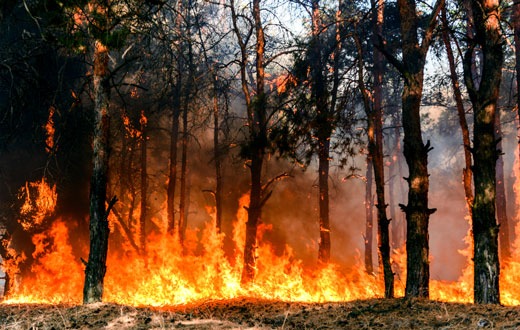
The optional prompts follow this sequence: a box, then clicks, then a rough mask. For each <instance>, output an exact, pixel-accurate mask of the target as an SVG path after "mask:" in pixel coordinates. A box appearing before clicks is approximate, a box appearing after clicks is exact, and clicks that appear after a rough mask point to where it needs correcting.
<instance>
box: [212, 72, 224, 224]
mask: <svg viewBox="0 0 520 330" xmlns="http://www.w3.org/2000/svg"><path fill="white" fill-rule="evenodd" d="M213 80H214V81H213V157H214V158H215V180H216V186H215V213H216V215H215V222H216V223H215V226H216V230H217V233H220V232H221V231H222V189H223V188H222V165H221V161H220V157H221V155H220V142H219V133H220V123H219V121H220V118H219V117H220V116H219V105H218V93H217V74H216V73H214V77H213Z"/></svg>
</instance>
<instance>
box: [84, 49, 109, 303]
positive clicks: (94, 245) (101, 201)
mask: <svg viewBox="0 0 520 330" xmlns="http://www.w3.org/2000/svg"><path fill="white" fill-rule="evenodd" d="M108 78H109V71H108V49H107V47H106V46H105V45H103V44H102V43H101V42H100V41H99V40H98V41H96V45H95V53H94V76H93V80H94V142H93V149H94V150H93V151H94V153H93V163H94V164H93V165H94V167H93V170H92V177H91V181H90V251H89V257H88V262H87V265H86V269H85V286H84V288H83V303H84V304H90V303H94V302H99V301H101V300H102V297H103V283H104V277H105V273H106V259H107V252H108V234H109V229H108V219H107V217H108V212H109V210H107V209H106V208H105V201H106V192H107V180H108V158H109V150H110V149H109V133H110V132H109V122H110V118H109V114H108V107H109V97H110V85H109V80H108Z"/></svg>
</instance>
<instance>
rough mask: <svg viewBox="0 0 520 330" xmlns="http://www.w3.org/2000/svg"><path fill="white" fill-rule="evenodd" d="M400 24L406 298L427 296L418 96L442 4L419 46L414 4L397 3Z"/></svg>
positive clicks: (426, 212)
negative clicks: (405, 190)
mask: <svg viewBox="0 0 520 330" xmlns="http://www.w3.org/2000/svg"><path fill="white" fill-rule="evenodd" d="M397 4H398V7H399V17H400V20H401V22H400V25H401V36H402V48H403V54H402V57H403V61H402V62H401V65H400V68H401V73H402V75H403V76H404V86H403V93H402V97H401V98H402V108H403V117H402V123H403V131H404V144H403V153H404V157H405V159H406V163H407V164H408V173H409V176H408V178H407V179H406V180H407V182H408V204H407V205H400V206H401V208H402V210H403V211H404V212H405V214H406V253H407V259H406V269H407V272H406V289H405V296H406V297H424V298H428V297H429V294H430V293H429V281H430V261H429V236H428V225H429V219H430V214H432V213H433V212H434V211H435V210H434V209H429V208H428V190H429V174H428V152H429V151H430V144H429V142H428V143H427V144H426V145H425V144H424V143H423V139H422V134H421V116H420V107H421V97H422V91H423V79H424V65H425V61H426V54H427V51H428V48H429V45H430V42H431V38H432V35H433V27H435V22H436V16H437V15H438V12H439V10H440V5H441V4H442V1H438V2H437V4H436V5H435V9H434V10H433V11H432V14H431V16H430V22H428V30H426V31H425V32H424V36H423V37H422V40H421V43H419V38H418V30H419V17H418V14H417V12H416V7H415V1H412V0H398V1H397Z"/></svg>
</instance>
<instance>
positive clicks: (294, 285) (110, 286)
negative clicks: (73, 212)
mask: <svg viewBox="0 0 520 330" xmlns="http://www.w3.org/2000/svg"><path fill="white" fill-rule="evenodd" d="M44 182H45V181H42V182H41V183H44ZM28 185H29V186H30V184H28ZM42 186H45V185H42ZM25 189H26V190H27V187H26V188H25ZM46 190H48V191H51V192H52V194H51V195H53V194H55V192H54V190H53V189H52V188H46ZM43 196H45V194H44V195H43ZM43 204H45V205H46V203H43ZM248 204H249V196H248V195H245V196H243V197H242V198H241V199H240V201H239V208H238V211H237V214H236V220H235V222H234V229H233V232H232V236H233V237H232V241H233V242H234V253H233V255H232V257H230V256H229V255H226V253H225V252H224V238H225V235H224V234H223V233H217V231H216V230H215V210H214V209H211V208H208V214H209V215H210V216H211V220H209V221H207V222H206V223H205V225H204V226H203V228H202V229H201V230H200V231H199V230H197V229H194V228H190V229H188V231H187V235H186V239H185V246H184V248H182V247H181V246H180V245H179V242H178V240H177V239H176V238H175V237H172V236H170V235H169V234H167V233H166V231H165V230H164V232H162V233H152V234H150V235H149V236H148V237H147V247H148V248H147V254H146V255H143V252H142V251H138V250H136V249H133V248H132V247H131V246H128V247H126V249H125V250H124V251H120V250H118V249H116V248H115V247H114V245H113V244H114V242H111V245H110V247H109V256H108V260H107V266H108V269H107V273H106V277H105V293H104V300H105V301H108V302H116V303H120V304H127V305H134V306H141V305H146V306H163V305H176V304H183V303H189V302H194V301H201V300H207V299H229V298H235V297H240V296H248V297H257V298H267V299H279V300H283V301H305V302H329V301H349V300H355V299H367V298H374V297H382V295H383V292H384V288H383V281H382V279H381V278H378V276H377V275H369V274H367V273H366V272H365V271H364V269H363V267H362V266H361V265H362V262H361V260H358V262H357V266H355V267H353V268H350V269H346V268H342V267H340V266H338V265H336V264H334V263H330V264H328V265H326V266H321V267H316V268H308V267H305V266H304V265H303V262H302V261H301V260H298V259H297V258H296V257H295V254H294V253H293V250H292V249H291V248H290V247H289V246H286V247H285V249H284V251H283V253H281V254H280V253H278V254H277V253H275V249H274V248H273V246H272V245H271V244H269V243H267V242H265V240H263V239H262V235H263V234H264V233H265V232H267V231H269V230H270V229H271V228H270V226H266V225H261V226H260V227H259V231H258V235H259V236H258V242H259V244H258V246H257V249H256V255H257V274H256V277H255V280H254V282H253V283H252V284H251V285H248V286H247V287H244V286H242V285H241V283H240V280H241V278H240V277H241V271H242V266H243V260H242V258H243V254H242V251H243V247H244V240H245V223H246V221H247V210H246V209H245V207H244V206H246V205H248ZM36 205H40V204H38V203H36ZM159 222H160V221H159ZM70 226H71V225H70V224H69V223H66V222H65V221H63V220H61V219H56V220H55V221H54V222H53V224H52V226H51V227H50V228H49V229H48V230H46V231H44V232H42V233H40V234H37V235H34V236H33V238H32V242H33V244H34V246H35V250H34V252H33V255H32V257H33V258H34V259H35V260H36V262H35V263H34V264H33V266H32V268H31V273H30V274H29V275H24V277H23V279H22V280H21V281H20V282H19V283H18V284H17V286H15V287H14V290H13V291H14V292H13V293H12V294H11V295H10V297H9V300H7V301H6V303H22V302H31V303H74V304H79V303H81V299H82V286H83V277H84V265H83V263H82V261H81V259H80V257H78V256H77V255H75V254H74V252H73V249H72V244H71V237H70V231H71V229H73V228H70ZM111 228H112V230H114V228H115V227H114V226H112V227H111ZM516 230H517V231H518V230H520V227H519V226H518V225H517V228H516ZM517 233H518V232H517ZM518 236H519V235H517V237H518ZM467 239H468V240H469V239H470V236H469V233H468V238H467ZM469 243H470V241H468V248H467V249H466V250H464V251H462V252H461V253H463V254H464V255H465V256H466V257H467V260H468V263H467V267H466V268H465V269H464V271H463V273H462V275H461V277H460V278H459V279H458V280H457V281H454V282H448V281H438V280H431V282H430V288H431V290H430V291H431V298H432V299H434V300H440V301H447V302H468V303H469V302H472V300H473V294H472V290H473V288H472V279H473V267H472V264H471V255H472V253H471V251H470V249H471V246H472V244H469ZM85 244H86V243H85ZM519 245H520V242H519V241H518V240H517V241H516V242H515V251H517V252H516V253H515V255H514V258H513V260H515V259H516V260H519V258H518V257H519V256H518V253H519V252H518V247H519ZM80 250H81V251H82V252H81V253H82V254H83V255H85V254H86V253H87V250H88V249H87V247H86V246H82V247H81V249H80ZM20 258H22V257H20ZM392 258H393V264H394V266H395V267H396V269H397V268H399V269H400V270H401V273H400V278H398V279H397V280H396V290H395V291H396V295H397V296H402V295H403V294H404V278H405V276H406V274H404V273H403V271H405V268H406V267H405V264H406V254H405V253H404V251H403V250H402V249H400V250H396V251H394V254H393V256H392ZM12 262H13V263H16V262H19V260H18V261H16V260H13V261H12ZM2 267H3V270H4V271H8V272H9V271H12V269H9V264H8V263H4V264H3V265H2ZM519 274H520V263H519V262H510V263H508V264H506V265H504V267H503V271H502V277H501V285H502V287H501V290H502V302H503V303H504V304H506V305H518V304H520V301H519V299H520V298H519V297H520V295H519V294H518V292H520V275H519Z"/></svg>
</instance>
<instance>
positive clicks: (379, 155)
mask: <svg viewBox="0 0 520 330" xmlns="http://www.w3.org/2000/svg"><path fill="white" fill-rule="evenodd" d="M383 8H384V2H383V0H378V1H377V2H376V1H372V10H373V12H374V16H373V25H372V26H373V33H372V43H373V44H374V45H376V44H377V40H376V39H377V36H378V35H380V34H381V33H382V30H383ZM384 71H385V64H384V57H383V54H381V52H380V51H379V50H378V49H377V48H376V47H374V68H373V76H374V92H373V103H372V107H371V113H370V116H369V117H372V118H371V119H369V122H370V124H371V125H373V127H372V128H373V130H371V129H370V130H369V133H368V141H369V143H368V149H369V152H370V153H371V154H372V157H373V158H372V160H373V162H374V179H375V182H376V196H377V205H376V207H377V223H378V237H379V239H378V244H379V255H380V258H381V265H382V267H383V277H384V282H385V297H386V298H393V296H394V274H393V272H392V263H391V261H390V232H389V226H390V220H388V218H387V216H386V207H387V204H386V201H385V168H384V159H383V76H384Z"/></svg>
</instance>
